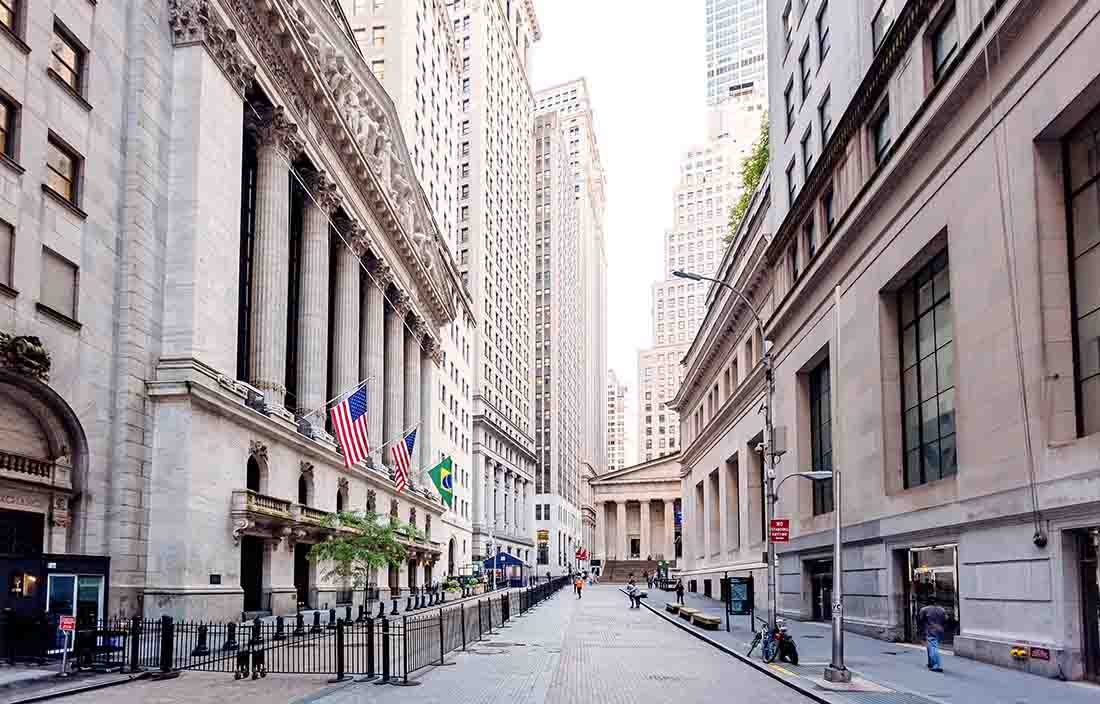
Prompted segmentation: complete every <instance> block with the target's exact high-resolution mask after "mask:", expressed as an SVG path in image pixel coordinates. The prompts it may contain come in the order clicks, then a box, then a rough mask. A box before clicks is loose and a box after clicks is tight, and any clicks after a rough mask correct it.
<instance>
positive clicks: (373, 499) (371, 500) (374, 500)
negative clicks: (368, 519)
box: [367, 489, 378, 513]
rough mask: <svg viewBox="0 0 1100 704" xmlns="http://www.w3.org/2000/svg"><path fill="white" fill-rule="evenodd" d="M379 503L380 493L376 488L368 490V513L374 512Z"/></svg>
mask: <svg viewBox="0 0 1100 704" xmlns="http://www.w3.org/2000/svg"><path fill="white" fill-rule="evenodd" d="M377 505H378V495H377V494H376V493H375V491H374V489H368V490H367V513H374V511H375V510H376V509H377Z"/></svg>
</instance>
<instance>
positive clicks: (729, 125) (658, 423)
mask: <svg viewBox="0 0 1100 704" xmlns="http://www.w3.org/2000/svg"><path fill="white" fill-rule="evenodd" d="M766 100H767V99H766V96H764V95H763V94H762V93H761V92H759V91H751V92H749V93H747V94H744V95H740V96H737V97H735V98H731V99H730V100H728V101H725V102H724V103H723V104H722V105H720V106H717V107H715V108H712V110H711V113H710V115H709V120H708V131H709V134H708V139H707V141H706V142H705V143H704V144H702V145H701V146H699V147H696V148H693V149H690V150H688V152H687V153H686V154H685V155H684V158H683V159H682V160H681V162H680V183H679V185H678V186H677V187H676V190H675V191H674V192H673V225H672V227H671V228H670V229H669V230H668V231H667V232H666V233H665V280H663V281H658V282H655V283H654V284H653V287H652V294H653V299H652V300H653V307H652V308H651V310H650V316H651V324H652V335H653V338H652V339H653V342H654V343H655V345H654V347H652V348H650V349H645V350H641V351H640V352H639V353H638V460H639V461H648V460H651V459H654V458H656V457H661V456H664V455H670V454H672V453H674V452H676V451H678V449H679V447H680V446H679V438H678V433H679V416H678V415H677V414H676V413H674V412H673V411H671V410H669V409H667V408H665V402H666V401H668V400H670V399H672V397H673V396H674V395H675V394H676V390H677V389H678V388H679V386H680V381H681V380H682V369H681V367H680V360H681V359H683V357H684V355H685V354H686V353H687V349H688V347H689V346H690V345H691V341H692V339H693V338H694V337H695V331H696V330H697V329H698V327H699V323H700V321H701V320H702V317H703V314H704V313H705V311H706V293H707V289H708V287H709V286H710V284H709V283H706V282H695V281H687V280H684V279H678V278H674V277H673V276H672V272H673V271H674V270H676V269H683V270H686V271H691V272H695V273H698V274H703V275H705V276H711V275H713V274H714V272H715V269H716V267H717V266H718V262H719V261H720V260H721V258H722V249H723V248H724V246H725V241H724V238H725V235H726V232H727V229H728V220H729V211H730V208H732V207H733V205H734V204H735V203H736V202H737V199H738V198H739V197H740V195H741V162H742V161H743V160H744V158H745V157H746V156H747V155H748V154H749V152H750V150H751V148H752V143H753V142H754V141H755V140H756V138H757V135H758V134H759V131H760V120H762V119H763V116H764V111H765V109H766V105H767V103H766Z"/></svg>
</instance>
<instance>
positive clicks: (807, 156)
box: [802, 127, 814, 182]
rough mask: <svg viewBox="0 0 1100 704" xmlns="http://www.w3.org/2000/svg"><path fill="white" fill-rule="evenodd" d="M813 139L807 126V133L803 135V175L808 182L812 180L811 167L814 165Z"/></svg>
mask: <svg viewBox="0 0 1100 704" xmlns="http://www.w3.org/2000/svg"><path fill="white" fill-rule="evenodd" d="M811 139H813V136H812V132H811V130H810V128H809V127H807V128H806V133H805V134H803V135H802V177H803V179H804V180H805V181H806V182H809V180H810V169H811V168H813V165H814V145H813V143H812V142H811V141H810V140H811Z"/></svg>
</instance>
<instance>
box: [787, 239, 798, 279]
mask: <svg viewBox="0 0 1100 704" xmlns="http://www.w3.org/2000/svg"><path fill="white" fill-rule="evenodd" d="M787 268H788V269H790V272H791V285H792V286H793V285H794V282H795V281H798V275H799V274H800V273H801V272H800V271H799V270H798V242H797V241H795V242H791V246H790V248H788V249H787Z"/></svg>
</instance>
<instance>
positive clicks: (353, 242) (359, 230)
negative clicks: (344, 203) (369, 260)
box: [336, 216, 371, 257]
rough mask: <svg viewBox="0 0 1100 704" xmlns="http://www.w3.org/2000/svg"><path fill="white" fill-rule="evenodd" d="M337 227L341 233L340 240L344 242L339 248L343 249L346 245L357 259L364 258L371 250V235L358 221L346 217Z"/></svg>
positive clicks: (340, 243)
mask: <svg viewBox="0 0 1100 704" xmlns="http://www.w3.org/2000/svg"><path fill="white" fill-rule="evenodd" d="M336 227H337V229H338V230H339V231H340V235H339V238H340V239H342V240H343V241H341V242H339V246H341V247H343V246H345V243H346V246H348V247H351V251H352V254H354V255H355V256H356V257H362V256H363V255H364V254H366V253H367V252H368V251H369V250H370V246H371V241H370V235H368V234H367V229H366V228H365V227H363V225H362V224H360V222H359V221H358V220H356V219H355V218H352V217H346V216H345V217H343V218H341V219H340V221H339V222H338V223H337V225H336Z"/></svg>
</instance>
